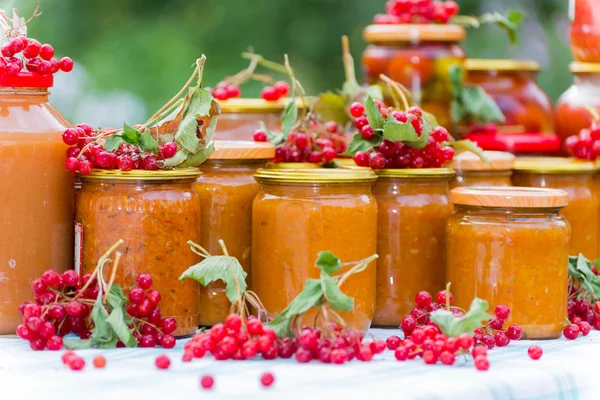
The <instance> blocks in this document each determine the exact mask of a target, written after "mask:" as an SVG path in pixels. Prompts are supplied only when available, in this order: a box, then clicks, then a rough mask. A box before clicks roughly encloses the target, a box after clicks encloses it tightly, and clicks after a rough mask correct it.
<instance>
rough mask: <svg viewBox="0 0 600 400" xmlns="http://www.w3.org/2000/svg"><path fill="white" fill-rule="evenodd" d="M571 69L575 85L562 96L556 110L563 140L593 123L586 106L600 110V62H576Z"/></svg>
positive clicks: (557, 131)
mask: <svg viewBox="0 0 600 400" xmlns="http://www.w3.org/2000/svg"><path fill="white" fill-rule="evenodd" d="M570 69H571V72H572V73H573V74H574V75H575V79H574V81H573V85H572V86H571V87H570V88H569V89H567V91H566V92H564V93H563V94H562V95H561V96H560V98H559V99H558V101H557V103H556V107H555V111H554V125H555V127H556V133H557V134H558V135H559V136H560V137H561V138H562V140H563V142H564V140H565V139H566V138H568V137H569V136H572V135H576V134H578V133H579V132H580V131H581V130H582V129H585V128H589V127H590V125H591V124H592V121H593V118H592V115H591V114H590V112H589V111H588V110H586V108H585V107H586V106H589V107H594V108H596V109H597V110H599V111H600V64H590V63H579V62H574V63H571V65H570Z"/></svg>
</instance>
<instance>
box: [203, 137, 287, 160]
mask: <svg viewBox="0 0 600 400" xmlns="http://www.w3.org/2000/svg"><path fill="white" fill-rule="evenodd" d="M213 144H214V145H215V150H214V151H213V152H212V153H211V155H210V156H209V157H208V159H209V160H249V159H255V160H269V159H271V158H273V157H275V146H273V145H272V144H271V143H263V142H253V141H242V140H215V141H213Z"/></svg>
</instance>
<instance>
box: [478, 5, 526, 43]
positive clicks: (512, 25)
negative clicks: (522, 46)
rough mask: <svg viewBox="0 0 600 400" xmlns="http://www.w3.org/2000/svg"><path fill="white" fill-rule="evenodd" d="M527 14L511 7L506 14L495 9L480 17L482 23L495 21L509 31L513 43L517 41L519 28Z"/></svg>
mask: <svg viewBox="0 0 600 400" xmlns="http://www.w3.org/2000/svg"><path fill="white" fill-rule="evenodd" d="M524 18H525V14H523V13H522V12H521V11H518V10H514V9H512V8H511V9H510V10H508V14H507V15H506V16H504V15H502V14H500V13H499V12H497V11H495V12H493V13H487V14H484V15H482V16H481V17H479V21H480V22H481V23H493V24H496V25H498V26H499V27H500V28H502V29H504V30H505V31H506V32H507V33H508V38H509V40H510V43H511V44H515V43H516V42H517V30H518V29H519V27H520V25H521V23H522V22H523V19H524Z"/></svg>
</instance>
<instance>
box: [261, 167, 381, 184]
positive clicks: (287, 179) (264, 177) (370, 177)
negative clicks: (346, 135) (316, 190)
mask: <svg viewBox="0 0 600 400" xmlns="http://www.w3.org/2000/svg"><path fill="white" fill-rule="evenodd" d="M254 178H255V179H256V180H257V181H258V182H260V183H263V182H264V183H268V182H276V183H317V184H318V183H373V182H375V181H376V180H377V175H375V173H374V172H373V171H369V170H350V169H340V168H335V169H334V168H317V169H260V170H258V171H257V172H256V174H254Z"/></svg>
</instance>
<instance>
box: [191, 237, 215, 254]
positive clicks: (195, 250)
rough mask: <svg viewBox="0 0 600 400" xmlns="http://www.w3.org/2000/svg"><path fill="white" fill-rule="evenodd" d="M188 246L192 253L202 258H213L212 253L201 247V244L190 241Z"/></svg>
mask: <svg viewBox="0 0 600 400" xmlns="http://www.w3.org/2000/svg"><path fill="white" fill-rule="evenodd" d="M187 244H188V245H189V246H190V250H191V251H192V253H195V254H197V255H199V256H200V257H202V258H208V257H212V256H211V255H210V253H209V252H208V251H206V249H205V248H204V247H202V246H200V245H199V244H196V243H194V242H193V241H191V240H188V242H187Z"/></svg>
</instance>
